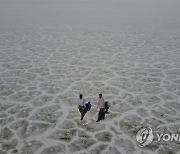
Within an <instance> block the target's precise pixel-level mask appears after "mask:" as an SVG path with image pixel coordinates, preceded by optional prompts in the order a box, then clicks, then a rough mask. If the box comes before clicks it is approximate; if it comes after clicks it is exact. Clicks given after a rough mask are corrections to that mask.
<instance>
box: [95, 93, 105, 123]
mask: <svg viewBox="0 0 180 154" xmlns="http://www.w3.org/2000/svg"><path fill="white" fill-rule="evenodd" d="M98 107H99V114H98V120H97V121H96V122H99V121H100V120H104V118H105V102H104V98H103V97H102V94H99V101H98V103H97V108H98Z"/></svg>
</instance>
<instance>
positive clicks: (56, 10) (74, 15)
mask: <svg viewBox="0 0 180 154" xmlns="http://www.w3.org/2000/svg"><path fill="white" fill-rule="evenodd" d="M22 23H24V24H40V25H42V26H48V25H49V26H51V25H54V26H55V25H56V26H60V25H62V24H66V25H70V26H72V25H74V26H78V25H79V26H80V25H83V26H97V27H101V26H107V27H108V28H110V27H111V26H115V27H118V26H122V25H123V26H141V25H146V26H150V25H151V26H167V27H171V26H175V27H178V26H180V1H179V0H0V24H1V25H2V24H17V25H19V24H22Z"/></svg>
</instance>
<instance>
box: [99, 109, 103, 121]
mask: <svg viewBox="0 0 180 154" xmlns="http://www.w3.org/2000/svg"><path fill="white" fill-rule="evenodd" d="M104 119H105V112H104V109H103V108H101V109H100V110H99V114H98V121H100V120H104Z"/></svg>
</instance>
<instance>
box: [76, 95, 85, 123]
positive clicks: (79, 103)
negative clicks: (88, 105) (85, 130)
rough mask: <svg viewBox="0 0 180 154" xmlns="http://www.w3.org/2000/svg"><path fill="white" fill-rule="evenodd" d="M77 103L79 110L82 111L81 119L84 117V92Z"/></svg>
mask: <svg viewBox="0 0 180 154" xmlns="http://www.w3.org/2000/svg"><path fill="white" fill-rule="evenodd" d="M77 105H78V108H79V112H80V113H81V120H82V119H83V112H84V105H85V102H84V99H83V95H82V94H80V95H79V99H78V102H77Z"/></svg>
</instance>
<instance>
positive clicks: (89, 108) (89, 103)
mask: <svg viewBox="0 0 180 154" xmlns="http://www.w3.org/2000/svg"><path fill="white" fill-rule="evenodd" d="M86 110H87V111H90V110H91V102H88V103H87V104H86Z"/></svg>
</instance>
